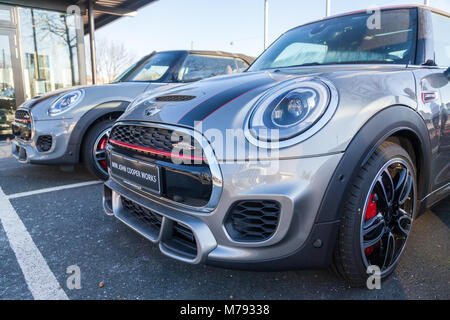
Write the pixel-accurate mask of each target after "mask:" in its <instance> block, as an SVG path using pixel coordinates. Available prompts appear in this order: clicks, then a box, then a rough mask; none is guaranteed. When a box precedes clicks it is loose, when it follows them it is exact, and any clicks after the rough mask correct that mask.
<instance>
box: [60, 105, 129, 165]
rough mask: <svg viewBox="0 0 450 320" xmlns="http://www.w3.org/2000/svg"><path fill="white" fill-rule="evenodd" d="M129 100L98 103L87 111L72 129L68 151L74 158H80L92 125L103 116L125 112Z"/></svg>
mask: <svg viewBox="0 0 450 320" xmlns="http://www.w3.org/2000/svg"><path fill="white" fill-rule="evenodd" d="M129 103H130V102H129V101H109V102H105V103H102V104H99V105H97V106H96V107H94V108H92V109H91V110H89V111H88V112H86V113H85V114H84V115H83V116H82V117H81V118H80V119H79V120H78V121H77V123H76V124H75V127H74V128H73V130H72V134H71V135H70V138H69V143H68V146H67V153H70V154H71V155H72V156H73V159H79V158H80V150H81V143H82V141H83V137H84V135H85V134H86V132H87V131H88V130H89V128H90V127H91V125H92V124H93V123H94V122H95V121H96V120H97V119H100V118H101V117H103V116H106V115H108V114H111V113H123V112H124V111H125V109H126V108H127V106H128V105H129Z"/></svg>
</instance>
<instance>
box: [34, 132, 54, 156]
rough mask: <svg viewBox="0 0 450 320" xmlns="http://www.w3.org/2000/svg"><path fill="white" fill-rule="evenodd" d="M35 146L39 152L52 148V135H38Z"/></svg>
mask: <svg viewBox="0 0 450 320" xmlns="http://www.w3.org/2000/svg"><path fill="white" fill-rule="evenodd" d="M36 147H37V149H38V151H39V152H47V151H49V150H50V149H51V148H52V136H49V135H45V136H39V138H38V139H37V142H36Z"/></svg>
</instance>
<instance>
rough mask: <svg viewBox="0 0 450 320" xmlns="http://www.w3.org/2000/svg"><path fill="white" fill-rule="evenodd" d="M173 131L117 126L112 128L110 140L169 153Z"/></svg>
mask: <svg viewBox="0 0 450 320" xmlns="http://www.w3.org/2000/svg"><path fill="white" fill-rule="evenodd" d="M172 134H173V131H171V130H166V129H160V128H153V127H141V126H131V125H119V126H116V127H114V128H113V130H112V132H111V135H110V137H109V138H110V139H111V140H116V141H119V142H123V143H128V144H132V145H135V146H139V147H145V148H152V149H155V150H159V151H166V152H171V151H172V149H173V143H172Z"/></svg>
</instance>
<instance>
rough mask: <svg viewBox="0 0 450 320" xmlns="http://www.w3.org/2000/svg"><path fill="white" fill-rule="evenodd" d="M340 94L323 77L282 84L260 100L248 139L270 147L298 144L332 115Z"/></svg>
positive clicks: (250, 119) (254, 111)
mask: <svg viewBox="0 0 450 320" xmlns="http://www.w3.org/2000/svg"><path fill="white" fill-rule="evenodd" d="M333 95H334V97H333ZM336 95H337V93H336V90H335V89H334V87H332V85H331V84H329V85H327V84H325V83H324V82H322V81H320V80H294V81H289V82H287V83H285V84H284V85H281V86H278V87H276V88H275V89H273V90H271V91H270V92H268V93H267V94H266V95H264V96H263V97H262V98H261V99H260V100H259V101H258V102H257V103H256V106H255V108H254V110H253V112H252V114H251V116H250V117H249V120H248V124H247V125H248V127H247V128H246V133H247V138H248V139H249V140H250V141H251V142H252V143H254V144H257V145H259V146H262V147H268V148H271V147H275V144H277V146H279V147H283V146H287V145H292V144H294V143H298V142H299V141H301V140H304V139H306V138H308V137H309V136H310V133H311V132H309V131H310V130H311V129H312V128H313V127H314V128H315V130H313V131H312V132H316V131H318V129H320V128H321V127H322V126H323V125H324V124H325V123H326V122H327V121H328V120H329V119H330V118H331V116H332V115H333V114H334V111H335V108H336V105H337V103H336V101H335V100H336V98H337V97H336ZM332 100H333V106H332V107H331V109H330V104H331V102H332ZM319 122H322V124H320V123H319Z"/></svg>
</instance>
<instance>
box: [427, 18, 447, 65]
mask: <svg viewBox="0 0 450 320" xmlns="http://www.w3.org/2000/svg"><path fill="white" fill-rule="evenodd" d="M431 17H432V21H433V35H434V52H435V59H436V64H437V65H438V66H444V67H448V66H450V40H449V37H448V32H449V30H450V18H448V17H445V16H443V15H441V14H437V13H432V15H431Z"/></svg>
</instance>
